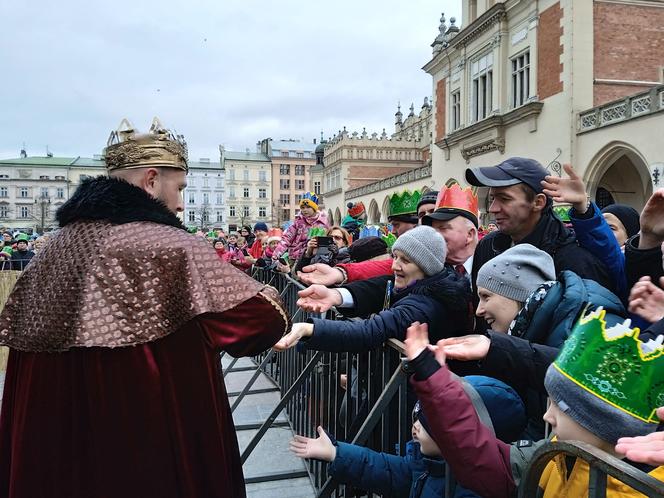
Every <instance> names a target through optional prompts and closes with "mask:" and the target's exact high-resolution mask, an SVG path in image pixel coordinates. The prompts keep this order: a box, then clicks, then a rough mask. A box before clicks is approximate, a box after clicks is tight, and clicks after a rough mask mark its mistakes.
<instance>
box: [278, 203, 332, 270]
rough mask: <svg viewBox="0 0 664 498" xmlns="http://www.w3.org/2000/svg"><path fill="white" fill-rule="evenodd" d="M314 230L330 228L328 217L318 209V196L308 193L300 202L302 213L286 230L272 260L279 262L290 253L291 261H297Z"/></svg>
mask: <svg viewBox="0 0 664 498" xmlns="http://www.w3.org/2000/svg"><path fill="white" fill-rule="evenodd" d="M312 228H324V229H327V228H329V224H328V221H327V215H326V214H325V213H324V212H323V211H320V210H319V209H318V196H316V194H314V193H312V192H306V193H305V194H304V195H303V196H302V200H301V201H300V213H299V214H298V215H297V216H296V217H295V221H294V222H293V224H292V225H291V226H289V227H288V229H286V231H285V232H284V234H283V235H282V237H281V242H279V244H278V245H277V248H276V249H275V250H274V252H273V253H272V259H273V260H277V259H279V258H280V257H281V255H282V254H284V253H285V252H288V258H289V259H290V260H291V261H297V260H298V259H299V258H300V256H302V253H303V252H304V251H305V249H306V248H307V240H308V239H309V231H310V230H311V229H312Z"/></svg>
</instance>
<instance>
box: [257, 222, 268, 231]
mask: <svg viewBox="0 0 664 498" xmlns="http://www.w3.org/2000/svg"><path fill="white" fill-rule="evenodd" d="M257 230H262V231H263V232H267V223H264V222H262V221H259V222H258V223H256V224H255V225H254V232H255V231H257Z"/></svg>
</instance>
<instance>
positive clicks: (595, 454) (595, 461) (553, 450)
mask: <svg viewBox="0 0 664 498" xmlns="http://www.w3.org/2000/svg"><path fill="white" fill-rule="evenodd" d="M560 454H563V455H568V456H571V457H576V458H581V459H582V460H585V461H586V462H588V465H590V468H591V472H592V474H593V476H594V477H593V479H594V481H595V486H596V487H595V490H594V492H595V493H598V492H600V493H601V492H602V486H601V484H600V485H599V487H597V483H598V480H599V479H600V477H601V476H600V474H599V472H601V473H603V474H605V475H609V476H611V477H613V478H614V479H617V480H619V481H621V482H623V483H624V484H626V485H627V486H629V487H631V488H633V489H634V490H635V491H638V492H639V493H643V494H644V495H646V496H658V497H664V482H661V481H659V480H657V479H655V478H654V477H652V476H650V475H648V474H646V473H645V472H643V471H641V470H639V469H637V468H636V467H634V466H632V465H630V464H628V463H626V462H623V461H622V460H619V459H618V458H616V457H614V456H613V455H610V454H609V453H606V452H604V451H602V450H600V449H598V448H595V447H594V446H592V445H590V444H587V443H582V442H579V441H573V442H567V441H564V442H563V441H553V442H549V443H546V444H545V445H543V446H542V447H541V448H538V449H537V451H536V452H535V454H534V455H533V458H532V460H531V462H530V465H529V467H528V469H527V470H526V473H525V475H524V478H523V480H522V481H521V484H520V486H519V498H531V497H533V496H537V492H538V489H539V481H540V478H541V476H542V472H544V469H545V467H546V466H547V465H548V463H549V462H550V461H551V459H553V458H554V457H556V456H558V455H560ZM593 468H595V469H597V470H594V471H593V470H592V469H593ZM589 491H590V490H589ZM603 492H604V495H601V494H595V495H590V496H593V497H595V496H605V495H606V484H604V490H603Z"/></svg>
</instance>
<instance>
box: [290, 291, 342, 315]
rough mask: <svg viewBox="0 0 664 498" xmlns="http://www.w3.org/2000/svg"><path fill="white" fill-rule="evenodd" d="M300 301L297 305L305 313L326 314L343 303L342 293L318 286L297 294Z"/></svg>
mask: <svg viewBox="0 0 664 498" xmlns="http://www.w3.org/2000/svg"><path fill="white" fill-rule="evenodd" d="M297 295H298V296H300V299H298V300H297V305H298V306H299V307H300V308H302V309H303V310H305V311H311V312H313V313H325V312H326V311H327V310H329V309H330V308H332V307H333V306H339V305H340V304H341V302H342V298H341V293H340V292H339V291H338V290H336V289H328V288H327V287H325V286H324V285H320V284H316V285H312V286H310V287H307V288H306V289H304V290H301V291H300V292H298V293H297Z"/></svg>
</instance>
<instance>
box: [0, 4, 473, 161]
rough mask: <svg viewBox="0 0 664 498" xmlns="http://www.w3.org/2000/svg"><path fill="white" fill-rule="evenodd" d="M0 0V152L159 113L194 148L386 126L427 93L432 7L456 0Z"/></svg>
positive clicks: (75, 142) (86, 135)
mask: <svg viewBox="0 0 664 498" xmlns="http://www.w3.org/2000/svg"><path fill="white" fill-rule="evenodd" d="M9 3H10V2H5V3H4V5H1V6H0V17H2V19H3V23H2V24H3V29H2V30H0V47H2V48H0V75H1V76H0V158H1V159H6V158H12V157H18V153H19V151H20V148H21V145H22V143H23V142H25V143H26V147H27V151H28V155H31V156H39V155H41V156H43V155H45V151H46V145H47V144H48V146H49V148H50V150H51V152H53V154H54V155H56V156H77V155H81V156H87V157H91V156H92V155H93V154H97V153H100V151H101V149H102V148H103V147H104V146H105V144H106V139H107V138H108V135H109V132H110V131H111V129H114V128H116V127H117V126H118V124H119V123H120V120H121V119H122V118H123V117H127V118H129V120H130V121H131V122H132V123H133V124H134V126H136V127H137V128H138V129H139V130H141V131H144V130H146V129H147V127H148V126H149V123H150V121H151V119H152V116H155V115H157V116H159V117H160V119H161V121H162V122H163V123H164V125H166V126H167V127H169V128H175V129H176V130H177V131H178V132H179V133H182V134H184V135H185V138H186V139H187V142H188V144H189V150H190V157H191V159H198V158H199V157H210V158H211V159H213V160H217V159H218V145H219V144H225V145H226V147H227V148H228V149H231V150H244V148H245V147H251V148H252V150H253V149H254V146H255V143H256V141H257V140H259V139H261V138H265V137H272V138H275V139H278V138H290V137H292V138H305V139H307V140H311V139H312V138H315V137H319V136H320V131H321V129H322V130H323V131H324V133H325V137H328V136H330V135H332V134H334V133H336V131H337V130H338V129H340V128H342V127H343V126H344V125H345V126H346V127H347V128H348V130H349V131H353V130H358V131H361V129H362V127H363V126H366V127H367V131H368V132H369V133H371V132H372V131H376V132H378V133H380V132H381V131H382V128H383V127H385V128H386V131H387V133H388V134H389V133H391V132H392V131H393V123H394V113H395V112H396V103H397V101H398V100H400V101H401V104H402V111H404V114H407V113H408V110H407V108H408V107H409V106H410V103H411V101H412V102H414V103H415V108H416V111H419V108H420V106H421V105H422V100H423V98H424V96H425V95H431V93H432V83H431V77H430V76H429V75H428V74H426V73H425V72H424V71H422V70H421V67H422V66H423V65H424V64H425V63H426V62H428V61H429V60H430V58H431V47H430V44H431V42H432V41H433V39H434V38H435V36H436V35H437V33H438V25H439V19H440V15H441V12H442V11H444V12H445V14H446V17H447V19H448V20H449V18H450V17H452V16H456V18H457V20H458V21H457V25H459V24H460V21H459V19H460V17H461V0H411V1H409V2H404V1H403V0H401V1H397V0H364V1H362V0H355V1H351V0H335V1H334V2H325V3H324V2H317V1H313V0H299V1H295V0H281V1H267V0H244V1H241V0H232V1H229V0H216V1H211V0H208V1H198V0H186V1H181V2H173V1H171V0H163V1H160V2H156V1H142V0H132V1H127V0H119V1H114V2H97V1H90V0H65V1H64V2H52V1H46V0H34V1H29V2H11V4H12V6H11V8H10V9H8V8H7V4H9Z"/></svg>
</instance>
